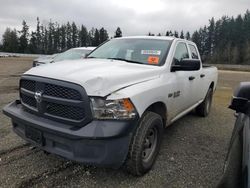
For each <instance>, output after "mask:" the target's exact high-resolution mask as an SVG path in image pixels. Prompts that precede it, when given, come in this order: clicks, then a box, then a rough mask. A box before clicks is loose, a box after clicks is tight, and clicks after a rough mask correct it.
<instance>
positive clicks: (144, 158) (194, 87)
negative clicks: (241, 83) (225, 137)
mask: <svg viewBox="0 0 250 188" xmlns="http://www.w3.org/2000/svg"><path fill="white" fill-rule="evenodd" d="M68 53H69V52H68ZM58 56H59V55H58ZM58 56H57V57H56V58H58ZM70 57H73V58H74V57H75V56H74V55H71V56H70ZM78 57H79V56H78ZM56 58H55V59H56ZM217 77H218V73H217V68H216V67H212V66H211V67H209V66H203V65H202V62H201V58H200V55H199V52H198V49H197V46H196V44H195V43H193V42H191V41H188V40H184V39H179V38H175V37H156V36H154V37H153V36H142V37H123V38H115V39H111V40H110V41H108V42H106V43H104V44H103V45H101V46H99V47H98V48H97V49H96V50H95V51H93V52H92V53H91V54H90V55H88V57H87V58H86V59H84V60H75V61H72V60H67V61H66V60H65V61H64V62H62V63H53V64H51V65H50V66H42V67H40V68H34V69H30V70H29V71H28V72H26V73H24V75H23V76H22V77H21V81H20V98H21V99H20V100H17V101H15V102H12V103H11V104H9V105H8V106H6V107H5V108H4V113H5V114H6V115H7V116H9V117H11V119H12V123H13V130H14V131H15V132H16V133H17V134H18V135H19V136H21V137H22V138H24V139H25V140H27V141H28V142H31V143H33V144H35V145H37V146H38V147H39V148H41V149H43V150H45V151H48V152H50V153H55V154H58V155H61V156H63V157H66V158H68V159H71V160H75V161H78V162H83V163H86V164H92V165H97V166H108V167H113V168H118V167H121V166H122V165H125V166H126V169H127V170H128V171H129V172H130V173H132V174H134V175H136V176H141V175H143V174H145V173H146V172H148V171H149V170H150V169H151V167H152V166H153V164H154V162H155V160H156V157H157V155H158V152H159V150H160V144H161V141H162V138H163V133H164V128H165V127H166V126H169V125H170V124H172V123H173V122H175V121H176V120H177V119H179V118H181V117H183V116H184V115H185V114H187V113H188V112H190V111H192V110H194V109H196V112H197V114H198V115H199V116H203V117H205V116H207V115H208V114H209V112H210V109H211V104H212V97H213V93H214V91H215V88H216V84H217Z"/></svg>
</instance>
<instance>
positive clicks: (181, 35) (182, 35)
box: [180, 31, 184, 39]
mask: <svg viewBox="0 0 250 188" xmlns="http://www.w3.org/2000/svg"><path fill="white" fill-rule="evenodd" d="M180 38H181V39H184V33H183V31H181V34H180Z"/></svg>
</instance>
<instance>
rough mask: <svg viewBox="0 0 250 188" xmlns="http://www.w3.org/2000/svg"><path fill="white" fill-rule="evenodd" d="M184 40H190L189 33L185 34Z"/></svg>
mask: <svg viewBox="0 0 250 188" xmlns="http://www.w3.org/2000/svg"><path fill="white" fill-rule="evenodd" d="M185 38H186V39H187V40H190V39H191V37H190V33H189V32H187V33H186V35H185Z"/></svg>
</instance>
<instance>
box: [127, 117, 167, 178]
mask: <svg viewBox="0 0 250 188" xmlns="http://www.w3.org/2000/svg"><path fill="white" fill-rule="evenodd" d="M162 135H163V122H162V118H161V116H159V115H158V114H156V113H154V112H146V113H145V114H144V115H143V117H142V119H141V121H140V123H139V125H138V127H137V129H136V131H135V134H134V136H133V138H132V140H131V143H130V148H129V153H128V156H127V160H126V163H125V167H126V169H127V170H128V172H129V173H131V174H133V175H136V176H141V175H143V174H145V173H146V172H148V171H149V170H150V169H151V168H152V166H153V164H154V162H155V159H156V157H157V155H158V152H159V150H160V144H161V140H162Z"/></svg>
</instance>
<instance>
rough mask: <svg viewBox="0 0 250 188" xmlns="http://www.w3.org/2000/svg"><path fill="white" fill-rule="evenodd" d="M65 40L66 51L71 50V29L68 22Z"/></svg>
mask: <svg viewBox="0 0 250 188" xmlns="http://www.w3.org/2000/svg"><path fill="white" fill-rule="evenodd" d="M66 40H67V42H66V43H67V49H70V48H72V46H73V45H72V28H71V24H70V23H69V22H68V23H67V25H66Z"/></svg>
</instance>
